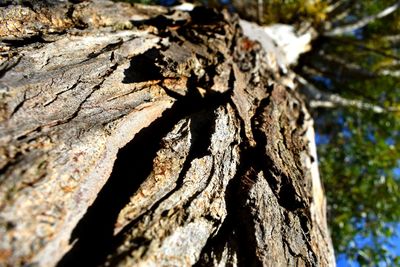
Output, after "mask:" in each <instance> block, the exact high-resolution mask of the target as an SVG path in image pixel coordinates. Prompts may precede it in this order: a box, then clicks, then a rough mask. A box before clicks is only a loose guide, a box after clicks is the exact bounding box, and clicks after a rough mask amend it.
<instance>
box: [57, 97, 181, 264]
mask: <svg viewBox="0 0 400 267" xmlns="http://www.w3.org/2000/svg"><path fill="white" fill-rule="evenodd" d="M179 109H181V108H180V107H179V106H178V105H177V104H175V105H174V106H173V107H172V108H171V109H170V110H167V111H166V112H164V113H163V115H162V117H161V118H160V119H158V120H157V121H155V122H154V123H152V124H151V125H150V126H149V127H147V128H145V129H143V130H141V131H140V132H139V133H138V134H137V135H136V136H135V138H134V139H133V140H132V141H131V142H130V143H128V144H127V145H126V146H125V147H123V148H122V149H121V150H120V151H119V152H118V154H117V160H116V161H115V164H114V167H113V171H112V173H111V176H110V178H109V179H108V181H107V183H106V184H105V185H104V187H103V188H102V190H101V191H100V192H99V194H98V196H97V198H96V200H95V201H94V203H93V204H92V205H91V206H90V207H89V209H88V211H87V212H86V214H85V215H84V217H83V218H82V219H81V220H80V221H79V223H78V224H77V226H76V227H75V229H74V230H73V232H72V235H71V238H70V242H71V243H72V242H74V241H75V240H77V241H76V243H75V244H74V246H73V248H72V249H71V250H70V251H69V252H68V253H67V254H66V255H65V256H64V257H63V258H62V260H61V261H60V262H59V263H58V265H57V266H97V265H99V264H100V263H101V262H102V261H103V260H104V259H105V257H106V256H107V253H108V252H109V251H110V250H111V249H112V247H113V243H114V237H113V232H114V224H115V222H116V220H117V217H118V214H119V212H120V211H121V209H122V208H124V207H125V205H126V204H127V203H128V202H129V199H130V197H131V196H132V195H133V194H134V193H135V192H136V191H137V189H138V188H139V186H140V184H141V183H142V182H143V181H144V180H145V179H146V178H147V177H148V175H149V174H150V172H151V170H152V167H153V159H154V157H155V156H156V152H157V151H158V148H159V146H160V141H161V139H162V138H163V137H164V136H165V135H166V134H167V133H168V132H169V131H170V130H171V129H172V127H173V126H174V125H175V124H176V123H177V122H178V121H179V120H180V119H181V118H182V112H181V111H180V110H179Z"/></svg>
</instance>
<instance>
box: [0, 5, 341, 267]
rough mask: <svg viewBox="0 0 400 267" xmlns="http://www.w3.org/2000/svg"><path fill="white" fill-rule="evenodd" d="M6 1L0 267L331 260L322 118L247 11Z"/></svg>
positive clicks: (0, 78) (0, 103)
mask: <svg viewBox="0 0 400 267" xmlns="http://www.w3.org/2000/svg"><path fill="white" fill-rule="evenodd" d="M5 2H6V3H5V4H3V6H2V7H0V8H1V10H0V38H1V40H2V42H1V47H0V51H1V59H0V60H1V61H0V175H1V176H0V265H4V266H21V265H25V264H37V265H38V266H54V265H58V266H97V265H107V266H116V265H118V266H189V265H197V266H214V265H215V266H226V265H228V266H238V265H240V266H259V265H265V266H331V265H334V259H333V251H332V247H331V243H330V242H331V241H330V238H329V235H328V230H327V226H326V219H325V202H324V201H325V200H324V197H323V194H322V191H321V188H320V184H319V180H318V177H315V176H314V177H313V175H312V171H311V170H312V169H313V168H315V166H314V165H315V164H316V163H315V160H316V159H315V155H314V153H315V152H313V149H314V148H313V146H312V142H311V143H310V134H309V133H310V131H312V120H311V118H310V116H309V114H308V113H307V110H306V108H305V105H304V103H303V101H302V99H301V97H300V96H299V95H298V93H297V92H296V91H294V90H292V89H289V88H287V87H285V86H283V85H282V84H280V83H279V81H281V80H282V79H283V78H286V79H288V77H283V76H281V75H280V70H279V67H278V65H277V63H276V61H275V59H274V55H273V53H271V52H269V51H264V50H263V49H262V48H261V46H260V45H259V43H257V42H254V41H251V40H249V39H247V38H246V37H244V36H243V34H242V31H241V29H240V27H239V25H238V19H237V18H236V17H235V16H232V15H229V14H228V13H227V12H222V13H221V12H220V13H218V12H215V11H212V10H207V9H204V8H195V9H194V10H193V11H191V12H183V11H178V10H172V9H166V8H161V7H144V6H138V5H136V6H131V5H127V4H121V3H118V4H115V3H112V2H108V1H100V0H99V1H85V2H82V3H76V4H72V3H65V2H57V1H50V0H47V1H37V2H35V1H30V4H26V5H15V3H14V4H13V2H18V1H8V3H7V1H5ZM313 166H314V167H313Z"/></svg>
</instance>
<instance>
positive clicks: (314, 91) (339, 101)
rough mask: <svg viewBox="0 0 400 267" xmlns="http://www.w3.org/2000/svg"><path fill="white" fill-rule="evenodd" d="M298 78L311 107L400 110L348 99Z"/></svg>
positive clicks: (378, 110)
mask: <svg viewBox="0 0 400 267" xmlns="http://www.w3.org/2000/svg"><path fill="white" fill-rule="evenodd" d="M297 80H298V81H299V82H300V84H302V85H303V93H304V94H305V95H306V96H307V98H308V99H309V104H310V107H311V108H336V107H352V108H358V109H361V110H367V111H372V112H374V113H384V112H395V111H400V109H399V108H396V107H381V106H379V105H374V104H371V103H366V102H364V101H361V100H356V99H347V98H344V97H341V96H340V95H338V94H330V93H327V92H322V91H321V90H319V89H318V88H317V87H315V86H314V85H312V84H311V83H309V82H308V81H307V80H306V79H304V78H303V77H301V76H300V75H298V76H297Z"/></svg>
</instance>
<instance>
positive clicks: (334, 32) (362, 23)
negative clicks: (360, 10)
mask: <svg viewBox="0 0 400 267" xmlns="http://www.w3.org/2000/svg"><path fill="white" fill-rule="evenodd" d="M399 6H400V2H397V3H395V4H394V5H391V6H389V7H387V8H385V9H384V10H382V11H381V12H379V13H378V14H374V15H371V16H368V17H365V18H362V19H360V20H358V21H357V22H355V23H353V24H349V25H345V26H342V27H337V28H334V29H333V30H331V31H328V32H325V33H324V35H325V36H337V35H343V34H346V33H350V32H352V31H354V30H357V29H360V28H362V27H364V26H366V25H368V24H369V23H371V22H373V21H375V20H377V19H380V18H383V17H386V16H388V15H390V14H392V13H393V12H395V11H396V10H397V9H398V8H399Z"/></svg>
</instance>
